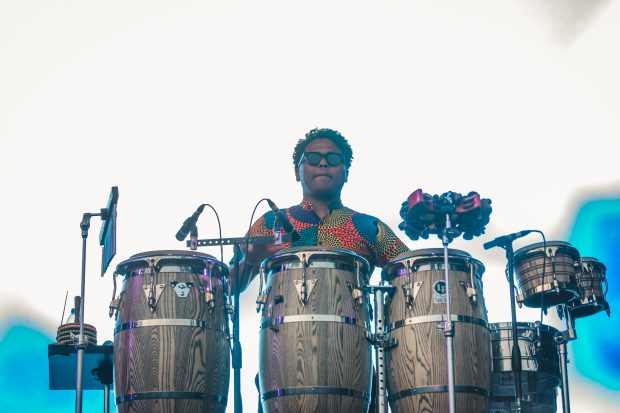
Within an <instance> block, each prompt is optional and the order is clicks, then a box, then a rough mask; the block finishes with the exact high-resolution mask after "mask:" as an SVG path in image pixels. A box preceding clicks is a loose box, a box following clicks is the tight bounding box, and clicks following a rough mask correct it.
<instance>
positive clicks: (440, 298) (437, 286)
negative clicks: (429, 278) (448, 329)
mask: <svg viewBox="0 0 620 413" xmlns="http://www.w3.org/2000/svg"><path fill="white" fill-rule="evenodd" d="M445 302H446V282H445V281H444V280H438V281H435V283H434V284H433V304H441V303H445Z"/></svg>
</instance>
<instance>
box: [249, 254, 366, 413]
mask: <svg viewBox="0 0 620 413" xmlns="http://www.w3.org/2000/svg"><path fill="white" fill-rule="evenodd" d="M301 251H303V253H305V254H307V255H306V257H307V262H308V263H309V266H307V267H306V279H307V280H317V281H316V284H315V285H314V287H313V291H312V292H311V293H310V294H309V296H308V298H307V302H306V304H305V305H304V304H303V303H302V301H301V299H300V296H299V294H298V291H297V288H296V287H295V280H302V279H303V268H302V265H303V264H301V259H300V258H301V255H296V254H297V253H299V254H302V252H301ZM356 263H359V264H360V280H361V281H362V283H365V281H366V278H367V272H368V264H367V262H366V260H364V259H363V258H361V257H359V256H357V255H355V254H353V253H351V252H345V251H341V250H337V249H331V250H321V249H319V248H314V249H311V247H305V248H303V249H290V250H287V252H286V253H280V254H277V255H276V256H273V257H271V258H268V259H267V260H266V261H265V262H263V266H262V268H263V270H264V272H265V274H267V276H268V279H267V284H266V291H267V302H266V304H265V306H264V307H263V312H262V316H261V331H260V370H259V371H260V373H259V378H260V393H261V400H262V407H263V411H264V412H266V413H273V412H286V413H289V412H307V413H310V412H366V411H367V410H368V406H369V402H370V385H371V346H370V343H369V341H368V340H367V339H366V332H367V331H368V328H369V325H368V323H369V315H368V314H369V313H368V306H367V302H366V300H364V302H363V304H362V305H356V304H355V303H354V300H353V298H352V294H351V288H350V287H352V288H358V287H359V288H361V287H360V286H358V281H357V274H356V270H355V268H356V267H355V266H356ZM333 264H336V265H333ZM333 267H335V268H333Z"/></svg>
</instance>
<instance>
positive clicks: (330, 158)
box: [299, 152, 344, 166]
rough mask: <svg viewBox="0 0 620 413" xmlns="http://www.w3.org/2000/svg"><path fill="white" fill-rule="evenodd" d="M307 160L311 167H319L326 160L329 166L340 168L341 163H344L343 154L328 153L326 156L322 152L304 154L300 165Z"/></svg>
mask: <svg viewBox="0 0 620 413" xmlns="http://www.w3.org/2000/svg"><path fill="white" fill-rule="evenodd" d="M304 159H305V160H306V162H308V164H309V165H312V166H318V165H319V164H320V163H321V160H323V159H325V161H326V162H327V164H328V165H329V166H338V165H340V164H341V163H344V158H343V157H342V154H341V153H337V152H327V153H325V154H323V153H320V152H304V154H303V155H302V156H301V159H300V160H299V165H301V163H302V162H303V161H304Z"/></svg>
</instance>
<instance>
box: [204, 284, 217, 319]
mask: <svg viewBox="0 0 620 413" xmlns="http://www.w3.org/2000/svg"><path fill="white" fill-rule="evenodd" d="M204 294H205V303H206V304H207V308H208V310H209V314H211V313H212V312H213V309H214V308H215V294H213V291H212V290H211V289H205V293H204Z"/></svg>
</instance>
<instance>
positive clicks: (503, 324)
mask: <svg viewBox="0 0 620 413" xmlns="http://www.w3.org/2000/svg"><path fill="white" fill-rule="evenodd" d="M519 327H526V328H531V329H532V330H536V329H537V328H538V327H537V326H536V322H531V321H517V328H519ZM508 329H512V321H499V322H497V323H489V330H490V331H497V330H508ZM540 329H541V330H547V331H553V330H555V332H559V331H560V330H559V329H557V328H555V327H553V326H552V325H549V324H541V325H540Z"/></svg>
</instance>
